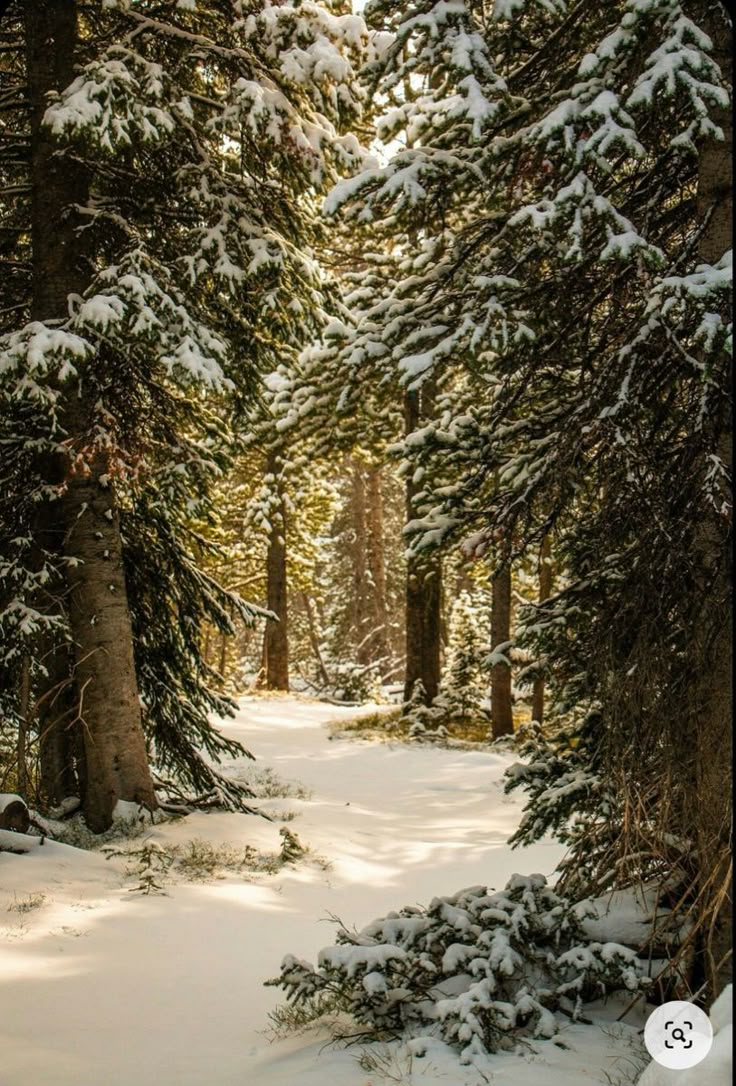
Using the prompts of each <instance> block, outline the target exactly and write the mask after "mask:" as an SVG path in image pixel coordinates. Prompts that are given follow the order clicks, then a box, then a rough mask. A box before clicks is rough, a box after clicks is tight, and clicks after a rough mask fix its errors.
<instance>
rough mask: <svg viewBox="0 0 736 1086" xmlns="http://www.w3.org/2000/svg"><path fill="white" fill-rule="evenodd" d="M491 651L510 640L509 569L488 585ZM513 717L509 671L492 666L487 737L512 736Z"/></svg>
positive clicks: (499, 666)
mask: <svg viewBox="0 0 736 1086" xmlns="http://www.w3.org/2000/svg"><path fill="white" fill-rule="evenodd" d="M491 592H492V597H491V649H492V650H495V649H497V648H498V647H499V646H500V645H503V644H504V643H505V642H507V641H509V640H510V639H511V568H510V566H503V567H502V568H501V569H500V570H499V571H498V572H497V573H496V575H495V576H494V578H493V582H492V585H491ZM513 731H514V716H513V711H512V702H511V668H510V667H509V666H508V665H507V664H495V665H494V666H493V667H492V668H491V734H492V736H493V738H494V739H500V738H501V736H502V735H512V734H513Z"/></svg>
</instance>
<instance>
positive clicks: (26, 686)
mask: <svg viewBox="0 0 736 1086" xmlns="http://www.w3.org/2000/svg"><path fill="white" fill-rule="evenodd" d="M30 723H31V660H30V657H29V656H24V657H23V662H22V663H21V665H20V721H19V724H18V740H17V743H16V756H17V761H18V772H17V788H16V791H17V792H18V794H19V795H20V796H22V797H23V799H24V800H25V801H26V803H27V802H28V764H27V762H26V749H27V741H28V731H29V727H30Z"/></svg>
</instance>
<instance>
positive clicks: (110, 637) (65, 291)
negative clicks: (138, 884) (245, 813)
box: [24, 0, 157, 832]
mask: <svg viewBox="0 0 736 1086" xmlns="http://www.w3.org/2000/svg"><path fill="white" fill-rule="evenodd" d="M24 14H25V30H26V42H27V62H28V87H29V97H30V103H31V132H32V139H31V204H32V232H31V237H32V248H33V304H32V311H33V316H34V318H35V319H37V320H49V319H59V318H62V319H63V318H64V317H65V316H66V315H67V299H68V296H69V294H72V293H82V292H83V291H84V289H85V288H86V286H87V285H88V283H87V280H88V273H87V270H86V260H85V256H86V254H85V252H84V248H83V247H84V242H83V241H80V235H79V233H78V229H77V228H78V226H79V223H78V221H77V220H76V218H75V213H74V210H73V209H74V207H75V206H76V205H78V204H85V203H86V202H87V198H88V192H89V182H88V177H87V174H86V170H85V168H84V167H83V166H81V165H80V164H78V163H77V162H76V161H75V160H74V159H73V158H72V157H71V156H64V155H59V154H58V147H57V146H56V145H55V144H54V143H53V142H52V140H51V138H50V136H49V133H48V130H47V129H45V128H44V127H43V125H42V118H43V114H44V111H45V109H46V107H47V104H48V94H49V92H51V91H54V90H60V89H62V88H63V87H65V86H67V85H68V84H69V83H71V81H72V79H73V78H74V76H75V74H76V73H75V58H74V54H75V48H76V43H77V5H76V2H75V0H26V3H25V5H24ZM65 391H66V396H65V398H64V401H63V413H62V420H63V425H64V427H65V429H66V431H67V433H68V435H69V437H70V438H71V439H72V443H73V445H74V446H75V447H74V448H72V449H70V450H69V454H68V456H69V459H68V461H67V462H66V463H65V465H64V467H65V471H64V480H63V481H64V490H63V491H62V494H61V497H60V499H59V501H58V502H57V503H56V504H57V506H58V510H59V513H60V514H61V517H62V522H63V525H64V551H65V553H66V555H67V556H68V557H70V558H74V559H75V564H71V566H70V568H69V572H68V583H69V589H70V594H69V623H70V628H71V633H72V640H73V643H74V654H75V661H76V668H75V681H76V688H77V691H78V698H79V716H80V718H81V720H82V722H83V727H84V737H85V759H86V765H87V771H88V777H87V787H86V793H85V797H84V811H85V817H86V820H87V822H88V824H89V826H90V828H91V829H92V830H94V831H95V832H101V831H103V830H105V829H107V828H108V826H109V825H110V823H111V821H112V817H113V811H114V808H115V805H116V803H117V802H118V801H119V800H127V801H132V802H135V803H140V804H142V805H145V806H146V807H148V808H149V809H151V810H153V809H154V808H155V807H156V805H157V804H156V797H155V793H154V789H153V782H152V780H151V774H150V769H149V765H148V757H147V752H146V744H145V740H144V737H143V728H142V721H141V709H140V702H139V696H138V685H137V681H136V675H135V666H134V659H133V635H132V627H131V621H130V612H129V608H128V598H127V590H126V585H125V578H124V574H123V556H122V541H121V537H120V523H119V517H118V513H117V509H116V506H115V500H114V490H113V488H112V486H110V485H108V480H109V472H108V468H109V464H108V454H107V453H106V452H104V451H102V450H99V449H98V450H95V449H93V448H91V447H90V446H89V433H90V431H91V430H92V406H93V401H94V389H90V387H89V380H88V381H86V382H85V383H84V384H83V385H80V384H77V385H76V386H73V385H72V384H71V383H70V384H68V385H67V386H65ZM85 445H86V446H87V447H86V448H85ZM78 453H79V454H82V456H83V460H84V466H83V467H82V468H79V467H78V466H76V465H75V456H76V454H78ZM57 471H58V464H55V465H54V478H53V479H52V480H51V481H53V482H54V483H58V478H57V477H56V472H57Z"/></svg>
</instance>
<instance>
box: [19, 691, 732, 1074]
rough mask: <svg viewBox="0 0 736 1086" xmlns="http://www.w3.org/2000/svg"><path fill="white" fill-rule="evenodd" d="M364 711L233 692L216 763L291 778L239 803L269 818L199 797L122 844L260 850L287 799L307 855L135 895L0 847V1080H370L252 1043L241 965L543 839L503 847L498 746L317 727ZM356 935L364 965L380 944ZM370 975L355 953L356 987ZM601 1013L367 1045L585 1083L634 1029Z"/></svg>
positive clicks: (63, 855)
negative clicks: (196, 806) (226, 753)
mask: <svg viewBox="0 0 736 1086" xmlns="http://www.w3.org/2000/svg"><path fill="white" fill-rule="evenodd" d="M375 711H376V707H375V706H373V707H371V706H367V707H364V709H362V710H356V709H354V708H352V709H348V708H342V707H337V706H333V705H325V704H323V703H318V702H314V701H310V700H307V699H304V698H298V697H294V696H290V697H273V698H269V699H265V698H257V699H249V698H246V699H243V700H242V701H241V706H240V711H239V712H238V715H237V717H236V718H235V719H234V720H233V721H229V722H227V723H225V724H224V725H223V729H224V730H225V731H226V732H227V734H228V735H230V736H232V737H234V738H237V739H239V740H241V741H242V742H243V743H244V745H245V746H246V747H247V748H248V749H251V750H253V751H254V752H255V753H256V754H257V755H258V762H257V763H256V764H255V765H253V763H250V762H246V761H245V760H231V761H229V762H227V763H225V771H226V772H227V773H229V774H232V775H238V776H243V775H244V774H249V773H263V772H264V771H265V770H268V769H270V770H272V771H273V772H274V773H275V774H276V775H277V777H278V778H279V779H281V780H285V781H292V782H299V783H300V784H301V785H302V786H303V788H304V790H305V791H300V793H299V795H300V796H302V797H303V798H294V797H288V798H282V797H273V798H270V799H264V800H260V801H259V803H260V806H261V808H262V809H263V810H264V811H266V812H270V813H271V815H272V817H273V821H272V822H268V821H266V820H262V819H258V818H255V817H252V816H246V815H240V814H233V813H222V812H219V813H217V812H213V813H210V814H205V813H201V814H195V815H191V816H189V817H188V818H186V819H183V820H180V821H177V822H167V823H163V824H159V825H156V826H153V827H150V829H149V830H148V831H147V833H146V836H145V838H137V839H136V838H134V839H132V841H130V842H129V844H130V845H131V846H132V847H135V846H136V845H138V846H140V843H141V841H142V840H151V841H154V842H157V843H158V844H160V845H162V846H164V845H170V844H174V843H178V844H180V845H183V844H185V843H186V842H190V841H192V840H193V839H199V840H203V841H208V842H210V843H212V844H216V845H220V844H222V843H224V842H226V843H229V844H230V845H231V846H233V847H235V848H237V849H240V850H242V849H243V848H244V847H245V846H246V845H251V846H254V847H255V848H258V849H261V850H268V851H276V850H277V849H278V847H279V829H280V828H281V826H282V822H281V819H282V818H283V817H284V814H285V813H287V812H289V813H293V814H295V815H296V816H297V817H296V818H295V819H293V820H292V821H289V822H288V823H287V825H288V827H289V829H290V830H292V831H294V832H296V833H297V834H298V836H299V838H300V840H301V841H302V842H303V843H304V844H305V845H308V846H309V847H310V848H311V849H312V850H313V851H314V854H316V856H317V857H321V858H323V859H324V860H326V861H328V864H329V866H327V867H325V866H324V865H323V864H320V863H318V862H314V860H312V861H310V859H309V857H307V858H306V859H305V860H302V861H300V862H299V863H298V864H296V865H293V866H288V867H283V868H281V869H280V870H279V871H278V872H277V873H276V874H260V873H259V874H252V875H251V874H249V875H248V877H247V878H244V877H243V876H242V875H233V874H227V875H226V876H225V877H222V878H213V879H212V880H211V881H208V882H196V883H194V882H187V881H184V880H183V879H182V878H179V877H177V878H174V879H172V880H171V881H169V882H166V883H165V886H164V889H165V891H166V893H165V894H150V895H147V896H146V895H143V894H141V893H136V892H131V890H135V886H136V879H135V878H131V876H130V875H129V874H126V864H125V860H124V858H121V857H116V856H112V857H110V858H109V859H106V858H105V856H104V855H103V854H102V853H100V852H84V851H80V850H78V849H74V848H71V847H69V846H67V845H62V844H60V843H56V842H53V841H50V840H46V841H45V842H44V844H43V845H42V846H41V847H34V848H32V849H31V851H30V852H29V853H28V854H26V855H24V856H15V855H10V854H8V853H0V1050H2V1052H3V1059H2V1084H3V1086H27V1084H28V1083H33V1086H99V1083H100V1082H102V1081H104V1082H105V1084H106V1086H129V1084H130V1083H131V1082H133V1081H134V1082H136V1084H137V1086H174V1084H176V1086H204V1084H205V1083H207V1084H209V1083H216V1084H217V1086H236V1084H237V1086H243V1083H254V1084H255V1083H258V1086H295V1084H296V1083H299V1086H368V1084H369V1083H372V1084H374V1086H377V1084H378V1083H379V1082H381V1081H384V1080H383V1078H382V1077H381V1075H380V1074H379V1073H378V1071H377V1072H376V1074H375V1075H373V1074H368V1073H367V1072H366V1071H365V1070H364V1069H362V1068H361V1067H360V1066H359V1064H358V1062H357V1057H358V1056H359V1054H360V1052H359V1050H356V1049H355V1048H348V1049H343V1048H339V1047H330V1048H328V1049H325V1048H324V1045H325V1041H326V1040H327V1039H328V1037H327V1035H326V1033H325V1032H324V1031H322V1032H317V1033H316V1032H314V1031H313V1032H311V1033H309V1032H308V1033H304V1034H300V1035H296V1034H295V1035H292V1036H291V1037H289V1038H288V1039H287V1040H279V1041H274V1042H273V1043H272V1042H271V1040H270V1038H269V1036H268V1035H267V1033H266V1032H264V1031H267V1030H268V1027H269V1022H268V1020H267V1013H268V1011H269V1010H270V1009H272V1008H273V1007H274V1006H276V1005H277V1004H278V1003H279V1002H280V1001H281V1000H282V996H281V994H280V993H279V992H278V991H277V990H275V989H273V988H264V987H263V982H264V981H265V980H267V979H269V978H271V977H274V976H275V975H276V974H277V973H278V969H279V965H280V963H281V960H282V959H283V958H284V956H285V955H288V954H295V955H297V956H298V957H299V958H300V959H311V960H316V958H317V955H318V953H319V951H320V950H322V949H323V948H326V947H330V946H331V944H332V943H333V941H334V938H333V933H334V928H333V926H332V924H331V923H330V922H329V921H330V918H332V917H339V919H340V920H341V921H342V922H343V923H344V924H345V925H346V926H348V927H351V928H352V927H356V928H362V927H364V926H365V925H367V924H369V923H370V922H371V921H372V920H373V919H374V918H375V917H377V916H381V915H383V916H386V914H387V913H389V912H391V911H392V910H396V909H399V908H401V907H402V906H404V905H407V904H425V905H426V904H428V903H429V902H430V900H431V899H432V898H433V897H435V896H443V895H447V894H450V893H453V892H455V891H456V890H458V889H459V888H461V887H463V886H466V887H467V886H474V885H478V884H479V883H480V882H483V883H488V884H489V885H490V886H493V887H495V888H497V889H500V888H502V887H503V886H505V885H506V883H507V882H508V881H509V879H510V877H511V876H512V875H513V874H514V873H515V872H517V871H518V872H521V873H523V874H528V873H530V872H533V871H542V872H545V873H546V874H547V875H550V874H551V873H552V872H553V870H554V868H555V867H556V865H557V863H558V861H559V859H560V857H561V853H562V849H561V847H560V846H559V845H557V844H556V843H554V842H550V841H543V842H540V843H538V844H536V845H534V846H532V847H530V848H527V849H518V850H515V851H514V852H512V851H511V850H510V849H509V848H508V846H507V844H506V841H507V838H508V837H509V836H510V834H511V833H512V832H513V831H514V830H515V829H516V827H517V825H518V822H519V819H520V816H521V801H520V800H518V799H516V798H511V797H508V796H506V795H504V792H503V785H502V777H503V773H504V771H505V769H506V768H507V766H508V765H509V764H510V762H511V761H512V760H513V755H509V754H506V753H493V752H491V751H480V750H467V751H466V750H452V751H448V750H440V749H437V748H433V747H430V746H424V745H422V746H406V745H401V744H393V743H381V742H378V741H375V740H370V741H369V740H358V739H356V740H346V739H343V738H337V737H335V738H332V737H331V733H330V731H329V730H328V729H327V727H326V725H327V724H328V723H330V722H338V723H343V722H344V721H345V720H346V719H348V718H352V717H354V716H356V715H359V714H360V713H361V712H375ZM26 904H27V905H28V907H27V908H26ZM396 923H397V924H398V923H407V921H406V920H404V921H399V920H396ZM607 937H608V938H610V935H608V936H607ZM396 949H397V948H393V950H392V951H391V953H395V952H396ZM339 952H340V951H339V950H337V948H332V949H331V950H330V951H329V953H332V954H335V953H339ZM362 953H363V955H364V959H365V961H366V962H369V961H373V960H374V959H375V958H376V957H377V956H380V954H382V953H386V949H385V948H383V949H381V948H365V949H364V950H362ZM377 983H379V980H378V977H377V975H376V973H375V972H371V971H370V970H367V971H366V975H365V978H364V984H365V985H366V986H367V987H368V988H370V986H371V985H374V984H377ZM620 1009H621V1008H620V1007H618V1006H615V1005H613V1009H612V1005H611V1004H609V1006H608V1007H607V1008H601V1012H600V1017H599V1019H596V1021H597V1024H595V1025H593V1026H585V1025H582V1024H579V1023H578V1024H572V1023H568V1024H566V1025H563V1026H562V1027H560V1029H561V1033H560V1035H558V1037H555V1038H553V1039H552V1040H549V1041H537V1040H535V1041H534V1043H533V1045H532V1046H531V1047H529V1046H526V1047H525V1048H524V1049H523V1050H521V1051H520V1052H512V1053H504V1054H502V1055H498V1056H494V1057H489V1058H488V1059H490V1061H491V1062H490V1063H489V1065H488V1068H487V1069H486V1071H485V1072H484V1073H485V1074H486V1075H487V1076H488V1077H486V1078H485V1079H484V1078H483V1077H481V1075H480V1072H479V1071H478V1070H476V1069H474V1068H473V1067H462V1066H461V1065H460V1064H459V1063H458V1061H457V1056H456V1054H454V1053H452V1052H451V1051H450V1050H449V1049H448V1048H447V1047H446V1046H445V1045H444V1044H442V1043H441V1042H439V1041H437V1040H432V1039H431V1038H428V1039H426V1041H425V1039H422V1041H421V1044H419V1043H418V1042H417V1040H414V1041H412V1042H411V1045H403V1046H402V1045H398V1044H397V1043H394V1044H392V1045H377V1046H373V1047H371V1049H370V1050H369V1054H370V1058H371V1059H373V1060H375V1061H378V1065H379V1066H380V1067H386V1068H388V1069H393V1071H392V1073H393V1072H394V1071H397V1070H398V1071H401V1072H402V1073H406V1074H408V1071H411V1075H412V1077H411V1078H408V1077H407V1081H410V1082H411V1083H416V1084H420V1083H445V1084H451V1086H480V1084H481V1083H482V1082H484V1081H486V1082H487V1081H489V1080H490V1076H491V1072H492V1074H493V1081H494V1082H495V1081H498V1082H499V1083H501V1082H503V1084H504V1086H532V1084H534V1083H536V1082H538V1081H542V1080H544V1081H545V1083H546V1086H585V1084H590V1083H592V1082H596V1081H601V1082H603V1081H605V1079H604V1077H603V1072H604V1071H606V1072H612V1071H615V1070H616V1069H617V1068H618V1067H619V1066H620V1067H621V1068H625V1067H626V1066H627V1064H626V1063H625V1060H626V1058H627V1057H628V1056H630V1055H631V1048H630V1046H631V1044H633V1043H635V1030H634V1029H633V1028H632V1027H630V1026H626V1025H623V1024H617V1023H616V1022H615V1019H616V1017H617V1014H618V1013H619V1012H620ZM560 1045H564V1046H565V1047H560ZM617 1061H621V1063H620V1065H619V1063H618V1062H617ZM398 1081H401V1080H398ZM716 1081H717V1082H718V1083H720V1080H714V1082H716ZM645 1086H653V1084H652V1083H647V1084H645ZM699 1086H710V1083H706V1082H705V1081H702V1082H700V1083H699Z"/></svg>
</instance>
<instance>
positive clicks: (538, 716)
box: [532, 535, 553, 724]
mask: <svg viewBox="0 0 736 1086" xmlns="http://www.w3.org/2000/svg"><path fill="white" fill-rule="evenodd" d="M552 580H553V571H552V543H551V541H550V537H549V535H546V536H545V537H544V539H543V540H542V546H541V548H540V552H539V602H540V603H544V602H545V600H548V599H549V598H550V596H551V595H552ZM532 720H536V722H537V723H538V724H543V723H544V679H543V678H542V677H541V676H540V677H539V678H538V679H535V680H534V689H533V692H532Z"/></svg>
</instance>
